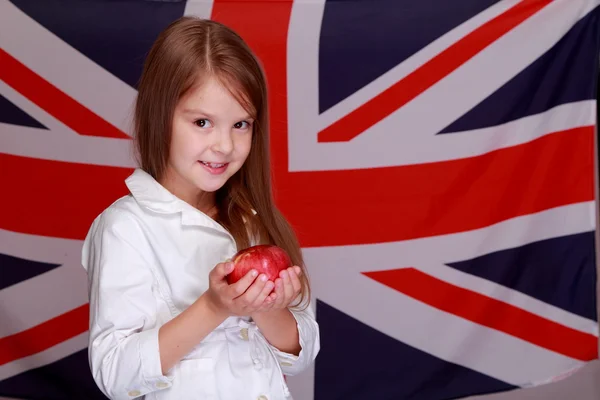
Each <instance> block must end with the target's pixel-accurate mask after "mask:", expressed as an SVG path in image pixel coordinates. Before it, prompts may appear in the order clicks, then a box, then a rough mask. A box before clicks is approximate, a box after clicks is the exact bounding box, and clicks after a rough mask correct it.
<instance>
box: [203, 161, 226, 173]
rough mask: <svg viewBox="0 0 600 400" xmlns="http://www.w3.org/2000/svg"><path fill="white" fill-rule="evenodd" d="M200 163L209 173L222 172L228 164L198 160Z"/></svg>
mask: <svg viewBox="0 0 600 400" xmlns="http://www.w3.org/2000/svg"><path fill="white" fill-rule="evenodd" d="M199 162H200V164H201V165H202V166H203V167H204V168H205V169H206V170H207V171H208V172H210V173H211V174H213V175H219V174H221V173H223V172H225V170H226V169H227V166H228V165H229V163H213V162H206V161H199Z"/></svg>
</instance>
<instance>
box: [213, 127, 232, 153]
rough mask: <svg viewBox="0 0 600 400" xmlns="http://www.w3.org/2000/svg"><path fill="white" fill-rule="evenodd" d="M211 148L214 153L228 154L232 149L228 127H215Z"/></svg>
mask: <svg viewBox="0 0 600 400" xmlns="http://www.w3.org/2000/svg"><path fill="white" fill-rule="evenodd" d="M213 133H214V137H213V142H212V146H211V150H212V151H214V152H215V153H221V154H229V153H231V152H232V151H233V137H232V134H231V133H232V132H231V130H230V129H215V130H214V131H213Z"/></svg>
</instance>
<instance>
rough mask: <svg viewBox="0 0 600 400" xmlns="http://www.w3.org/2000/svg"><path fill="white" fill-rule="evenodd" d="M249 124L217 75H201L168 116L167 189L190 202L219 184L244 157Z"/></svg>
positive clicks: (242, 109)
mask: <svg viewBox="0 0 600 400" xmlns="http://www.w3.org/2000/svg"><path fill="white" fill-rule="evenodd" d="M252 123H253V120H252V119H251V118H250V116H249V115H248V113H247V112H246V110H244V108H243V107H242V106H241V105H240V104H239V103H238V101H237V100H236V99H235V97H233V95H232V94H231V93H230V92H229V91H228V90H227V88H225V87H223V86H222V85H221V84H220V83H219V81H218V80H216V79H214V78H210V79H206V80H205V81H204V82H203V84H202V85H197V86H195V87H193V88H192V89H191V90H190V91H189V92H188V93H187V94H186V95H185V96H184V97H183V98H182V99H181V100H180V102H179V104H178V105H177V107H176V108H175V113H174V116H173V133H172V138H171V149H170V153H169V162H168V165H167V171H166V173H165V180H166V181H167V182H168V186H170V187H169V189H171V190H172V191H173V192H175V193H176V194H178V195H180V196H182V197H184V200H187V201H194V196H196V197H197V196H198V195H202V194H203V193H212V192H215V191H216V190H218V189H219V188H221V187H222V186H223V185H224V184H225V182H226V181H227V180H228V179H229V178H230V177H231V176H232V175H233V174H234V173H236V172H237V171H238V170H239V169H240V168H241V167H242V164H243V163H244V162H245V161H246V158H247V157H248V153H249V152H250V146H251V141H252ZM186 197H188V198H186Z"/></svg>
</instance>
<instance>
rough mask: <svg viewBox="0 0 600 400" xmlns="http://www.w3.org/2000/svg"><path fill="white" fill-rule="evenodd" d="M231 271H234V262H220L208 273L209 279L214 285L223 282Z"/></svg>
mask: <svg viewBox="0 0 600 400" xmlns="http://www.w3.org/2000/svg"><path fill="white" fill-rule="evenodd" d="M231 271H233V263H230V262H223V263H219V264H217V265H216V266H215V267H214V268H213V269H212V270H211V271H210V273H209V274H208V279H209V280H210V283H211V284H212V285H213V286H214V285H218V284H221V283H223V281H224V280H225V277H226V276H227V275H228V274H230V273H231Z"/></svg>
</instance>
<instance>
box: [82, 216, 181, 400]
mask: <svg viewBox="0 0 600 400" xmlns="http://www.w3.org/2000/svg"><path fill="white" fill-rule="evenodd" d="M145 246H147V244H145V243H144V240H143V233H142V231H141V229H140V228H139V226H138V225H137V223H136V222H135V221H134V220H133V219H132V218H131V217H130V216H129V215H127V214H125V213H124V212H122V211H119V210H115V209H109V210H107V211H105V212H104V213H103V214H102V215H101V216H100V217H99V218H97V219H96V220H95V221H94V223H93V224H92V227H91V229H90V231H89V233H88V236H87V237H86V240H85V242H84V246H83V251H82V264H83V266H84V268H85V269H87V272H88V281H89V300H90V339H89V340H90V342H89V350H88V351H89V358H90V364H91V369H92V375H93V377H94V380H95V382H96V384H97V385H98V387H99V388H100V390H101V391H102V392H103V393H104V394H105V395H106V396H107V397H109V398H111V399H130V398H132V397H136V396H141V395H144V394H147V393H150V392H153V391H156V390H160V389H161V388H166V387H169V386H170V385H171V381H172V377H171V376H167V375H166V374H164V373H163V371H162V368H161V353H160V350H159V338H158V337H159V327H160V324H159V321H158V319H157V315H158V314H159V313H160V310H159V307H160V306H161V305H160V303H159V302H157V300H156V298H155V295H154V294H153V286H154V285H155V283H154V276H153V274H152V271H151V267H150V262H149V261H148V260H147V259H146V258H145V256H144V254H150V253H147V252H146V251H147V249H146V248H145ZM163 313H165V315H166V314H168V313H169V311H168V310H164V311H163Z"/></svg>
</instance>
